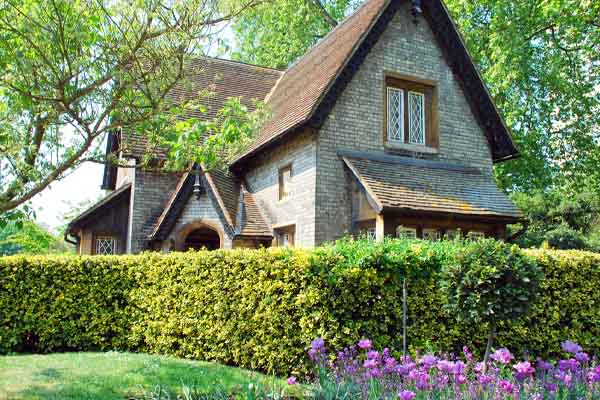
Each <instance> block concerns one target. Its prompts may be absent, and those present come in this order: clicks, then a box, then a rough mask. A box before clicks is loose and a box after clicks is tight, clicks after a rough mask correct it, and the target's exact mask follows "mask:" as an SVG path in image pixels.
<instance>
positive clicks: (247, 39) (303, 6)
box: [226, 0, 361, 68]
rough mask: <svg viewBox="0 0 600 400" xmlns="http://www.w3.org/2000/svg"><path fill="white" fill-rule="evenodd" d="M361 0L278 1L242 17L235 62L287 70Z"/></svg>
mask: <svg viewBox="0 0 600 400" xmlns="http://www.w3.org/2000/svg"><path fill="white" fill-rule="evenodd" d="M360 2H361V1H360V0H275V1H271V2H269V3H264V4H263V5H261V6H259V7H254V8H252V9H251V10H248V11H247V12H245V13H243V14H242V15H240V17H239V18H236V19H235V20H234V23H233V26H232V27H233V31H234V34H235V39H236V42H235V47H234V48H233V49H229V48H228V49H226V50H229V51H230V52H231V54H232V56H233V58H234V59H237V60H241V61H244V62H249V63H253V64H257V65H265V66H270V67H273V68H285V67H287V66H288V65H289V64H290V63H291V62H292V61H294V60H295V59H297V58H299V57H300V56H302V55H303V54H304V53H306V51H307V49H308V48H309V47H310V46H312V45H313V44H315V43H316V42H317V41H318V40H319V39H321V38H322V37H324V36H325V35H326V34H327V33H328V32H329V31H330V30H331V29H332V28H333V27H335V26H336V25H337V24H338V23H339V22H340V21H341V20H342V19H343V18H344V16H345V15H346V14H347V13H348V12H349V11H350V10H353V9H354V8H356V7H357V6H358V4H359V3H360Z"/></svg>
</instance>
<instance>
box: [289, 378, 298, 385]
mask: <svg viewBox="0 0 600 400" xmlns="http://www.w3.org/2000/svg"><path fill="white" fill-rule="evenodd" d="M287 384H288V385H295V384H296V377H294V376H290V377H289V378H288V379H287Z"/></svg>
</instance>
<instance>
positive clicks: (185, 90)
mask: <svg viewBox="0 0 600 400" xmlns="http://www.w3.org/2000/svg"><path fill="white" fill-rule="evenodd" d="M281 74H282V72H281V71H278V70H274V69H270V68H264V67H258V66H255V65H249V64H244V63H239V62H235V61H229V60H223V59H219V58H209V57H206V58H197V59H192V60H191V61H190V63H189V65H187V67H186V78H185V79H184V81H182V82H180V83H179V84H177V85H176V86H175V88H174V89H173V90H172V92H171V93H170V98H171V99H172V100H173V101H174V102H175V103H177V102H179V103H180V102H182V101H184V100H194V99H197V100H198V102H199V103H200V104H201V105H202V106H204V107H206V113H200V112H199V111H198V112H195V111H190V112H188V114H187V116H188V117H190V118H191V117H195V118H200V119H212V118H213V117H215V116H216V114H217V112H218V111H219V110H220V109H221V108H223V105H224V104H225V102H226V101H227V99H229V98H231V97H241V101H242V104H244V105H245V106H246V107H248V109H249V110H253V109H254V107H253V105H254V101H255V100H260V101H262V100H264V99H265V97H266V96H267V94H268V93H269V91H270V90H271V89H272V88H273V86H274V85H275V82H277V79H279V77H280V76H281ZM204 91H208V92H210V93H211V95H210V96H208V97H206V98H204V97H201V96H200V94H202V93H203V92H204ZM122 138H123V143H122V145H121V146H122V148H123V150H124V151H125V153H126V154H128V155H132V156H140V155H142V154H145V153H146V152H148V151H151V152H152V153H153V154H155V155H156V156H157V157H159V158H161V157H164V153H162V152H161V151H160V150H158V149H150V148H148V141H147V138H146V137H145V136H143V135H139V134H137V133H135V132H132V131H128V130H126V131H124V132H123V134H122Z"/></svg>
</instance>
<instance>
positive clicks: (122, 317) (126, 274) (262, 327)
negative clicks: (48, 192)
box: [0, 241, 600, 374]
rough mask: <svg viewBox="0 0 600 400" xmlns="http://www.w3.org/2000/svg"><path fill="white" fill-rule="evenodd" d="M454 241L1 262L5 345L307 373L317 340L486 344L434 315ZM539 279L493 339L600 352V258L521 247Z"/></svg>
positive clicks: (436, 346) (0, 346) (478, 331)
mask: <svg viewBox="0 0 600 400" xmlns="http://www.w3.org/2000/svg"><path fill="white" fill-rule="evenodd" d="M461 246H462V245H461V244H460V243H456V242H443V243H428V242H421V241H416V242H410V241H387V242H385V243H381V244H377V245H373V244H372V243H369V242H364V241H342V242H339V243H337V244H336V245H333V246H326V247H322V248H319V249H315V250H292V251H290V250H284V249H262V250H233V251H214V252H189V253H179V254H168V255H164V254H155V253H148V254H142V255H138V256H113V257H76V256H50V257H22V256H16V257H5V258H0V353H7V352H54V351H70V350H86V351H93V350H107V349H115V350H130V351H145V352H152V353H165V354H174V355H177V356H181V357H191V358H199V359H205V360H215V361H219V362H221V363H224V364H234V365H240V366H243V367H248V368H253V369H258V370H263V371H268V372H276V373H279V374H288V373H290V372H292V371H295V372H305V371H306V368H307V366H308V363H307V360H306V357H305V350H306V348H307V346H308V345H309V343H310V341H311V340H312V339H313V338H314V337H316V336H323V337H324V338H325V339H326V341H327V343H328V345H330V346H332V347H335V348H340V347H343V346H346V345H349V344H352V343H355V342H356V341H357V340H358V339H359V338H361V337H370V338H372V339H373V340H374V342H375V344H376V346H377V347H380V348H381V347H383V346H390V347H392V348H400V344H401V341H402V337H401V321H402V319H401V290H402V289H401V286H402V285H401V282H402V277H403V276H404V275H405V274H406V275H407V276H408V293H409V296H408V312H409V321H408V323H409V326H408V342H409V344H410V346H411V348H413V349H416V348H420V349H423V348H425V349H432V350H447V351H457V350H459V349H460V348H461V347H462V345H463V344H468V345H469V346H473V347H474V348H475V349H476V350H480V351H481V350H483V348H484V346H485V337H486V333H487V330H486V327H485V326H473V325H468V324H460V323H458V322H457V321H456V319H455V318H454V317H453V316H450V315H447V314H445V313H444V311H443V306H444V304H445V301H444V298H443V295H442V294H441V291H440V290H439V287H438V281H439V279H438V273H439V271H440V269H441V268H442V266H443V265H444V264H445V263H452V262H453V261H454V260H455V255H456V254H457V252H459V251H460V250H461ZM526 254H527V255H529V256H530V257H533V258H534V259H535V260H536V261H537V262H538V263H539V265H540V266H541V267H542V270H543V271H544V274H545V279H544V280H543V281H542V284H541V287H540V295H539V296H538V298H537V300H536V301H535V303H534V304H532V306H531V313H530V314H529V315H528V316H527V317H525V318H523V319H521V320H518V321H513V322H512V323H510V324H504V325H500V326H499V329H498V331H499V337H498V339H497V341H496V343H497V344H498V346H506V347H509V348H511V349H513V350H514V351H517V352H518V351H522V350H527V351H529V353H530V354H535V355H540V356H544V357H545V356H549V355H550V356H551V355H552V354H549V352H551V351H552V350H554V349H557V348H559V347H560V346H559V343H560V341H562V340H565V339H567V338H569V339H572V340H575V341H578V342H579V343H580V344H581V345H583V346H584V348H585V349H586V350H589V351H592V352H594V353H598V352H600V290H598V286H599V284H600V255H599V254H593V253H586V252H579V251H549V250H545V251H542V250H540V251H527V252H526Z"/></svg>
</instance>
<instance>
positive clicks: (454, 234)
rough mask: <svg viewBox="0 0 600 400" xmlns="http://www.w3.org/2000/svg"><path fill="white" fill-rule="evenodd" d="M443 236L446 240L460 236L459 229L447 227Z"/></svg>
mask: <svg viewBox="0 0 600 400" xmlns="http://www.w3.org/2000/svg"><path fill="white" fill-rule="evenodd" d="M445 237H446V239H447V240H455V239H458V238H460V229H448V230H447V231H446V235H445Z"/></svg>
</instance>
